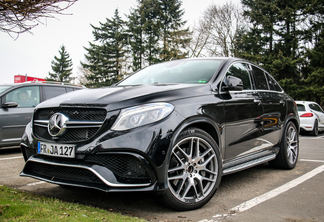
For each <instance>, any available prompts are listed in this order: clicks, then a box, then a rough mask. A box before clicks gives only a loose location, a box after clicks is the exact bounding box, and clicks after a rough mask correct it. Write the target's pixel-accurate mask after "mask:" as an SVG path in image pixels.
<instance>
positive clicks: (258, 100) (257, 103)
mask: <svg viewBox="0 0 324 222" xmlns="http://www.w3.org/2000/svg"><path fill="white" fill-rule="evenodd" d="M253 102H254V103H255V104H256V105H258V106H259V105H261V100H260V99H255V100H253Z"/></svg>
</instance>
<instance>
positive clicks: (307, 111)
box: [296, 101, 324, 136]
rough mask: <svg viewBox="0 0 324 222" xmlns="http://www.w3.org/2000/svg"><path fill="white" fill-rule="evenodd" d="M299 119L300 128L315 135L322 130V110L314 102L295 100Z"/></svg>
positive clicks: (323, 123) (323, 112)
mask: <svg viewBox="0 0 324 222" xmlns="http://www.w3.org/2000/svg"><path fill="white" fill-rule="evenodd" d="M296 103H297V110H298V115H299V119H300V130H301V131H304V132H309V134H310V135H312V136H317V135H318V132H319V131H324V111H323V109H322V108H321V107H320V106H319V105H318V104H317V103H315V102H309V101H296Z"/></svg>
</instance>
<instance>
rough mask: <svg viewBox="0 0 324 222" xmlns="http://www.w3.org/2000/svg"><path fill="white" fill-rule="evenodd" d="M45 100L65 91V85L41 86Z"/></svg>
mask: <svg viewBox="0 0 324 222" xmlns="http://www.w3.org/2000/svg"><path fill="white" fill-rule="evenodd" d="M43 91H44V95H45V100H46V99H50V98H53V97H55V96H59V95H61V94H63V93H66V90H65V87H55V86H43Z"/></svg>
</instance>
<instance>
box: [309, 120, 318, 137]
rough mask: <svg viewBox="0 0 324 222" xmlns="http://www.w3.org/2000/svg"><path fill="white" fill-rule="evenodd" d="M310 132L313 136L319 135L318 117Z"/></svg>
mask: <svg viewBox="0 0 324 222" xmlns="http://www.w3.org/2000/svg"><path fill="white" fill-rule="evenodd" d="M309 134H310V135H312V136H317V135H318V121H317V119H316V120H315V122H314V128H313V131H311V132H310V133H309Z"/></svg>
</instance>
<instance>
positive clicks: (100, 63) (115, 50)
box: [81, 9, 127, 87]
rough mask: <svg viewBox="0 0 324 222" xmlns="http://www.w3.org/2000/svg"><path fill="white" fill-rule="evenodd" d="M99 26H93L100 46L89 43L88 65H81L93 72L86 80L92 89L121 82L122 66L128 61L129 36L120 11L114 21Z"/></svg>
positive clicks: (109, 20) (115, 15)
mask: <svg viewBox="0 0 324 222" xmlns="http://www.w3.org/2000/svg"><path fill="white" fill-rule="evenodd" d="M99 24H100V27H95V26H93V25H91V26H92V28H93V29H94V30H93V32H92V33H93V35H94V38H95V41H96V42H97V43H98V44H95V43H89V44H90V47H89V48H86V47H85V49H86V51H87V54H86V55H85V58H86V60H87V63H81V65H82V67H83V68H86V69H88V70H89V71H90V72H91V74H90V75H88V76H87V77H86V78H87V79H88V80H89V82H91V83H93V85H92V87H102V86H109V85H112V84H114V83H116V82H118V81H119V80H121V79H122V78H123V73H122V65H123V64H124V63H125V61H126V58H125V56H126V49H125V45H126V42H127V35H126V33H125V27H124V25H125V22H124V21H123V20H122V19H121V17H120V16H119V12H118V9H116V10H115V14H114V16H113V18H112V19H108V18H107V19H106V22H105V23H101V22H100V23H99Z"/></svg>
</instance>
